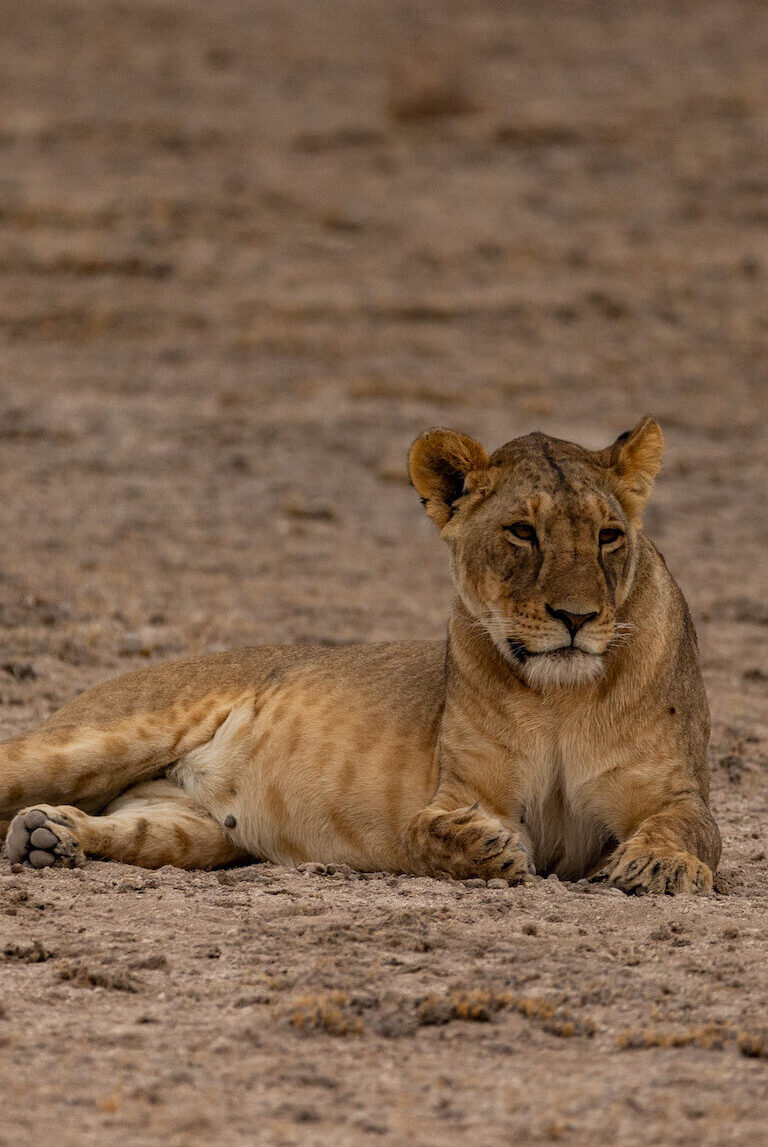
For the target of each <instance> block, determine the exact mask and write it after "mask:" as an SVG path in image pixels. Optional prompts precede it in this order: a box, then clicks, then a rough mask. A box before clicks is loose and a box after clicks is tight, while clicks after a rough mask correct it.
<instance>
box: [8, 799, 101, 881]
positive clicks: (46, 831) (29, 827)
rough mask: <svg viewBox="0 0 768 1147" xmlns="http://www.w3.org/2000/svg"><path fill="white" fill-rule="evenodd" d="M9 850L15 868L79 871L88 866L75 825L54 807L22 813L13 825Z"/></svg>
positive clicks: (31, 809)
mask: <svg viewBox="0 0 768 1147" xmlns="http://www.w3.org/2000/svg"><path fill="white" fill-rule="evenodd" d="M5 847H6V849H7V851H8V859H9V860H10V862H11V864H27V865H29V866H30V867H31V868H49V867H50V866H51V865H53V864H55V865H57V866H58V867H59V868H75V867H76V866H77V865H80V864H84V863H85V856H84V854H83V851H82V849H81V848H80V844H79V842H78V839H77V837H76V836H75V833H74V831H73V825H72V822H71V821H70V820H69V818H68V817H67V816H66V815H65V814H63V813H61V812H59V810H58V809H55V808H51V806H50V805H37V806H36V807H35V808H27V809H22V811H21V812H20V813H18V815H17V816H15V817H14V819H13V820H12V821H11V827H10V828H9V830H8V836H7V837H6V841H5Z"/></svg>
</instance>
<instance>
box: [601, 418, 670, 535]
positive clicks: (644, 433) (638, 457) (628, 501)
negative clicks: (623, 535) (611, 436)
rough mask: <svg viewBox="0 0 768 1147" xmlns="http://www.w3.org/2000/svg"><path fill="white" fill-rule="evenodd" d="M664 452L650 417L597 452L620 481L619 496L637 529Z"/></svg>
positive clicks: (643, 419)
mask: <svg viewBox="0 0 768 1147" xmlns="http://www.w3.org/2000/svg"><path fill="white" fill-rule="evenodd" d="M663 453H664V435H663V434H662V433H661V427H660V426H659V424H658V422H657V421H656V419H655V418H651V416H650V415H646V416H645V418H642V419H641V420H640V421H639V422H638V424H637V426H636V427H635V428H634V430H627V431H625V432H624V434H620V435H619V437H618V438H617V439H616V441H615V442H614V443H613V445H612V446H608V447H607V448H606V449H605V450H600V451H599V452H598V457H599V458H600V461H601V463H602V465H603V466H606V467H608V468H609V469H611V470H613V472H614V474H615V475H616V477H617V478H618V479H619V490H618V493H619V497H620V498H621V501H622V503H623V505H624V508H625V509H626V511H627V513H628V514H629V516H630V518H631V519H632V520H633V522H634V524H635V525H637V526H640V525H641V524H642V522H641V516H642V513H643V510H644V509H645V504H646V502H647V501H648V498H649V496H650V493H651V487H652V486H653V480H654V478H655V477H656V475H657V474H658V472H659V469H660V468H661V456H662V454H663Z"/></svg>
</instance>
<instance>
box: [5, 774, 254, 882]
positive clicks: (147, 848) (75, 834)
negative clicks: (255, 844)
mask: <svg viewBox="0 0 768 1147" xmlns="http://www.w3.org/2000/svg"><path fill="white" fill-rule="evenodd" d="M6 847H7V850H8V858H9V860H10V861H11V863H22V864H30V865H31V866H32V867H33V868H46V867H48V866H49V865H52V864H56V865H59V866H64V867H72V866H73V865H76V864H81V863H82V862H83V860H84V859H85V857H86V856H96V857H102V858H104V859H107V860H119V861H123V862H124V863H126V864H136V865H139V866H140V867H142V868H160V867H162V866H163V865H164V864H172V865H175V866H176V867H177V868H216V867H218V866H219V865H222V864H228V863H229V862H231V861H233V860H237V859H239V858H241V857H243V856H245V855H246V854H245V853H244V852H243V850H242V849H241V848H238V847H237V846H236V845H235V844H233V842H232V840H231V839H230V837H229V835H228V833H227V832H226V830H225V828H223V827H222V826H221V825H220V824H219V823H218V822H217V821H215V820H214V819H213V817H211V816H209V814H208V813H207V812H205V810H204V809H202V808H201V807H200V806H199V805H197V804H195V803H194V802H193V801H191V800H190V799H189V798H188V797H186V796H184V794H183V792H182V790H181V789H179V788H178V786H177V785H175V784H173V783H172V782H171V781H167V780H158V781H151V782H149V783H147V784H142V785H137V786H136V787H135V788H133V789H130V790H129V791H128V792H127V793H124V794H123V796H122V797H120V798H119V800H117V801H115V802H114V803H113V804H112V805H110V806H109V808H108V809H107V811H106V813H105V814H104V815H103V816H89V815H88V814H87V813H84V812H83V811H82V810H81V809H78V808H74V807H72V806H68V805H60V806H57V807H54V806H51V805H37V806H35V807H33V808H28V809H24V810H23V811H22V812H20V813H19V814H18V815H17V816H16V817H15V818H14V820H13V821H12V823H11V827H10V830H9V832H8V838H7V841H6Z"/></svg>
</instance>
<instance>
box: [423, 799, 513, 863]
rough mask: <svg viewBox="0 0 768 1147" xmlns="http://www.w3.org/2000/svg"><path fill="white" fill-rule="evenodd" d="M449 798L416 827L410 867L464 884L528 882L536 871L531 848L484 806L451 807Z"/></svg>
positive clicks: (426, 813) (425, 812) (426, 812)
mask: <svg viewBox="0 0 768 1147" xmlns="http://www.w3.org/2000/svg"><path fill="white" fill-rule="evenodd" d="M450 803H452V802H447V801H446V800H445V797H444V795H443V796H441V797H439V798H436V800H435V801H434V802H433V803H432V804H431V805H428V806H427V808H425V809H422V810H421V811H420V812H418V813H417V814H416V816H414V817H413V818H412V820H411V821H410V823H409V825H408V828H407V831H406V846H407V849H408V855H409V858H410V866H411V868H412V869H413V871H414V872H417V873H418V874H419V875H422V876H437V877H443V878H445V877H449V878H452V879H454V880H464V879H468V878H472V877H480V878H481V879H483V880H489V879H492V878H497V877H500V878H503V879H504V880H509V881H512V882H519V881H522V880H524V879H525V877H526V875H527V874H528V873H530V872H532V871H533V867H532V864H531V860H530V849H529V842H528V841H527V840H526V839H525V837H524V835H523V833H522V832H521V831H518V830H516V829H514V828H513V829H509V828H508V827H507V826H506V825H505V824H503V823H502V821H501V820H499V819H497V818H496V817H494V816H491V815H490V814H489V813H487V812H485V811H484V809H482V808H481V807H480V805H479V803H475V804H472V805H463V806H462V807H459V808H456V807H446V804H449V805H450Z"/></svg>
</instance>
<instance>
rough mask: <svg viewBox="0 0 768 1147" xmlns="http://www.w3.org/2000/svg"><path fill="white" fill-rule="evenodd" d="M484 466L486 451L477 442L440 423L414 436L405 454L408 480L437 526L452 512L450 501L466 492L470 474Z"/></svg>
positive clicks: (475, 472)
mask: <svg viewBox="0 0 768 1147" xmlns="http://www.w3.org/2000/svg"><path fill="white" fill-rule="evenodd" d="M487 467H488V454H487V452H486V451H485V450H484V449H483V447H482V446H481V445H480V443H479V442H475V440H474V438H470V437H469V436H468V435H466V434H460V433H459V432H458V431H457V430H443V429H442V427H436V428H435V429H434V430H427V431H426V433H424V434H422V435H421V437H420V438H417V439H416V441H415V442H414V444H413V446H412V447H411V452H410V454H409V455H408V470H409V472H410V475H411V481H412V482H413V484H414V486H415V487H416V489H417V491H418V492H419V494H420V495H421V500H422V502H423V503H424V505H425V507H426V510H427V513H428V514H429V516H430V518H431V519H432V521H433V522H434V523H435V525H436V526H437V527H438V529H440V530H441V529H442V528H443V526H444V525H445V524H446V522H448V521H449V520H450V519H451V517H452V516H453V503H454V502H455V501H456V500H457V499H458V498H460V497H461V496H462V494H465V493H466V492H467V485H468V484H469V485H471V482H472V477H473V476H476V475H477V474H478V471H482V470H485V469H487Z"/></svg>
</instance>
